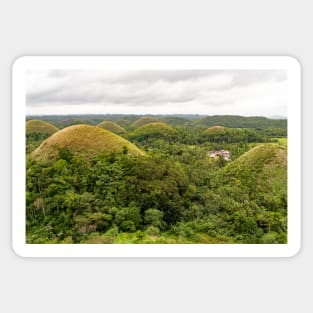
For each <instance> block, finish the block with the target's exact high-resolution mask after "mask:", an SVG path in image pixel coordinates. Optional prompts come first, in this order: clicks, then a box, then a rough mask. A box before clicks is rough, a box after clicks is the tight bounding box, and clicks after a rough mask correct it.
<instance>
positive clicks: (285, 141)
mask: <svg viewBox="0 0 313 313" xmlns="http://www.w3.org/2000/svg"><path fill="white" fill-rule="evenodd" d="M273 139H276V140H277V141H278V144H279V145H280V146H282V147H284V148H287V146H288V138H286V137H284V138H273Z"/></svg>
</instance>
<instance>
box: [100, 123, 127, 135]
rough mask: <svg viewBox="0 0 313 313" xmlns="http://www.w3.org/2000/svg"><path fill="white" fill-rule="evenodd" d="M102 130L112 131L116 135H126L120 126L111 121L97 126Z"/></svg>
mask: <svg viewBox="0 0 313 313" xmlns="http://www.w3.org/2000/svg"><path fill="white" fill-rule="evenodd" d="M97 126H98V127H100V128H103V129H106V130H109V131H111V132H112V133H115V134H124V133H125V132H126V130H125V129H124V128H122V127H121V126H119V125H118V124H116V123H114V122H111V121H103V122H101V123H99V124H98V125H97Z"/></svg>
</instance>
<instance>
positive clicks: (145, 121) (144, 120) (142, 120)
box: [131, 116, 160, 129]
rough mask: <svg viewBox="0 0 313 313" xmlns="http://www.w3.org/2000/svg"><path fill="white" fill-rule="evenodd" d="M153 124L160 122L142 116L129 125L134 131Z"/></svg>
mask: <svg viewBox="0 0 313 313" xmlns="http://www.w3.org/2000/svg"><path fill="white" fill-rule="evenodd" d="M155 122H160V120H159V119H158V118H156V117H153V116H144V117H141V118H139V119H138V120H136V121H135V122H134V123H133V124H132V125H131V127H132V128H134V129H136V128H139V127H141V126H144V125H146V124H150V123H155Z"/></svg>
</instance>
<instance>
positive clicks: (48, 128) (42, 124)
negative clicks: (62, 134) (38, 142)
mask: <svg viewBox="0 0 313 313" xmlns="http://www.w3.org/2000/svg"><path fill="white" fill-rule="evenodd" d="M57 131H58V128H56V127H55V126H53V125H52V124H50V123H48V122H46V121H41V120H29V121H27V122H26V134H27V135H29V134H34V133H41V134H54V133H55V132H57Z"/></svg>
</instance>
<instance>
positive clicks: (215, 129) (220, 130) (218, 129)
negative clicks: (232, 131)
mask: <svg viewBox="0 0 313 313" xmlns="http://www.w3.org/2000/svg"><path fill="white" fill-rule="evenodd" d="M225 132H226V128H225V127H223V126H212V127H209V128H208V129H207V130H206V133H207V134H210V135H213V134H214V135H215V134H224V133H225Z"/></svg>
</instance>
